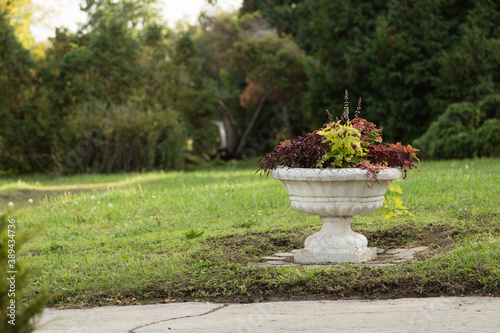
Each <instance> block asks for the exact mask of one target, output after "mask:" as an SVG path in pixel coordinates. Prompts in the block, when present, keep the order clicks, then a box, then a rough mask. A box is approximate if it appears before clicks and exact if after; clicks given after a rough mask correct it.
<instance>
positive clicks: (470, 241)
mask: <svg viewBox="0 0 500 333" xmlns="http://www.w3.org/2000/svg"><path fill="white" fill-rule="evenodd" d="M419 168H420V170H421V172H410V173H409V174H408V177H407V179H406V180H404V181H400V185H401V187H402V188H403V191H404V194H403V196H402V198H403V202H404V204H405V205H406V206H407V207H408V208H409V210H410V211H411V212H413V213H414V214H415V217H396V218H392V219H388V220H384V216H383V215H374V214H370V215H365V216H357V217H355V222H354V223H353V229H354V230H355V231H359V232H361V233H363V234H364V235H366V236H367V237H368V239H369V241H370V243H369V245H370V246H377V247H381V248H384V249H388V248H392V247H409V246H420V245H426V246H429V247H430V248H429V250H428V251H427V252H426V253H424V254H422V255H421V256H420V257H419V259H418V260H415V261H413V262H410V263H406V264H403V265H399V266H394V267H382V268H374V267H366V266H356V265H351V264H342V265H335V266H331V267H300V268H297V267H266V268H258V267H256V266H255V265H252V263H255V262H259V260H260V257H261V256H265V255H272V254H273V253H275V252H278V251H290V250H292V249H295V248H301V247H302V246H303V242H304V240H305V238H306V237H307V236H308V235H310V234H311V233H313V232H315V231H316V230H319V229H320V228H321V223H320V221H319V218H318V217H317V216H311V215H306V214H302V213H299V212H296V211H294V210H293V209H292V208H291V206H290V202H289V199H288V196H287V194H286V191H285V188H284V186H283V185H282V183H281V182H279V181H277V180H274V179H272V178H271V177H269V178H267V177H265V176H259V175H255V174H254V173H255V169H256V166H253V165H252V166H251V167H248V165H247V166H243V167H242V166H235V165H233V164H228V165H227V166H220V167H217V168H213V169H207V170H200V171H193V172H153V173H146V174H123V175H113V176H104V175H91V176H78V177H59V178H48V177H42V178H34V177H30V178H21V180H18V179H2V180H0V211H2V210H6V209H7V203H8V202H10V201H12V202H14V207H15V208H17V210H16V211H15V212H14V213H13V216H12V217H14V218H15V219H16V221H17V225H18V227H19V228H21V229H24V230H25V229H32V230H34V232H35V233H34V234H35V236H34V237H33V238H32V239H31V241H30V242H29V243H28V244H26V245H25V246H24V248H23V250H22V253H23V255H22V261H23V262H24V264H25V265H27V266H29V267H30V268H31V269H32V271H33V278H32V279H31V282H30V285H29V287H28V290H27V291H26V292H27V295H28V298H30V297H32V296H33V295H35V294H37V293H45V294H49V295H51V297H52V299H51V301H50V304H51V305H53V306H55V305H59V306H71V307H87V306H97V305H104V304H139V303H145V302H157V301H165V300H166V301H172V300H193V299H206V300H220V301H222V300H223V301H255V300H272V299H284V298H285V299H303V298H340V297H369V298H371V297H403V296H431V295H462V294H464V295H465V294H493V295H500V236H499V235H500V211H499V208H500V207H499V206H500V199H499V198H500V160H499V159H484V160H464V161H446V162H423V163H422V164H421V165H420V166H419ZM30 198H32V199H33V200H34V202H33V203H32V204H29V203H28V199H30ZM75 203H77V204H75Z"/></svg>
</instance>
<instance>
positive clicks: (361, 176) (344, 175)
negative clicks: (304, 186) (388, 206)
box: [271, 167, 403, 181]
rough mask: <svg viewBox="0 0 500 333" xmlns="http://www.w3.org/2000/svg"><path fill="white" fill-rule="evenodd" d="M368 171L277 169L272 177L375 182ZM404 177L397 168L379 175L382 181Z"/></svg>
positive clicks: (272, 173)
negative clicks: (368, 175)
mask: <svg viewBox="0 0 500 333" xmlns="http://www.w3.org/2000/svg"><path fill="white" fill-rule="evenodd" d="M367 174H368V170H364V169H359V168H339V169H333V168H327V169H317V168H316V169H313V168H290V167H277V168H276V169H272V170H271V177H273V178H276V179H279V180H296V181H355V180H363V181H366V180H375V177H374V176H373V175H372V174H370V177H369V178H368V177H367ZM402 177H403V173H402V172H401V170H399V169H397V168H388V169H383V170H381V171H380V172H379V173H378V174H377V178H378V179H379V180H380V181H383V180H394V179H399V178H402Z"/></svg>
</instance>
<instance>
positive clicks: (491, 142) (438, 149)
mask: <svg viewBox="0 0 500 333" xmlns="http://www.w3.org/2000/svg"><path fill="white" fill-rule="evenodd" d="M499 141H500V95H489V96H488V97H486V98H485V99H484V100H482V101H481V102H480V103H479V106H478V107H476V106H474V105H473V104H472V103H469V102H462V103H455V104H451V105H449V106H448V108H447V109H446V111H445V112H444V113H443V114H442V115H441V116H439V117H438V118H437V119H436V121H434V122H433V123H432V124H431V125H430V126H429V128H428V130H427V132H425V134H424V135H422V136H421V137H420V138H418V139H416V140H415V141H414V145H415V146H417V147H419V148H421V149H422V150H423V151H424V152H425V153H424V157H428V158H431V159H450V158H458V159H461V158H471V157H481V156H499V155H500V148H499V144H498V142H499Z"/></svg>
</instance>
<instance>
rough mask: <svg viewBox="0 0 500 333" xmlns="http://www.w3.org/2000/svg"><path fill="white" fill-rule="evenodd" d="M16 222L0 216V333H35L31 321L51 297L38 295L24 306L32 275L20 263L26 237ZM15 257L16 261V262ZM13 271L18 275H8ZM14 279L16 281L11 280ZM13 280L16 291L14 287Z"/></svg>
mask: <svg viewBox="0 0 500 333" xmlns="http://www.w3.org/2000/svg"><path fill="white" fill-rule="evenodd" d="M12 221H14V220H9V219H7V216H6V215H5V214H0V332H5V333H11V332H12V333H14V332H23V333H24V332H31V331H33V322H32V320H31V319H32V318H33V317H35V316H36V315H38V314H40V313H41V312H42V311H43V308H44V305H45V303H46V300H47V298H46V297H45V296H38V297H36V298H35V299H32V300H31V301H30V302H29V304H27V305H26V304H23V301H22V296H23V294H22V293H23V289H24V288H25V286H26V284H27V282H28V279H29V277H30V272H29V271H28V270H27V269H26V268H25V267H24V266H22V264H21V263H20V262H19V260H18V259H17V254H18V253H19V250H20V248H21V246H22V244H23V243H24V242H25V241H26V234H19V233H18V230H17V225H16V224H15V221H14V222H13V223H11V222H12ZM9 226H10V227H9ZM9 230H10V233H9ZM9 235H11V236H10V237H9ZM9 251H10V252H9ZM12 256H15V258H14V259H12ZM13 262H14V263H13ZM10 265H13V266H10ZM11 271H14V272H16V273H14V274H12V273H8V272H11ZM12 276H14V278H15V282H14V280H9V279H8V278H11V277H12ZM11 281H12V282H13V284H14V285H15V288H11V283H10V282H11ZM14 289H15V290H14ZM12 304H13V305H12ZM9 307H10V308H9ZM13 324H15V325H13Z"/></svg>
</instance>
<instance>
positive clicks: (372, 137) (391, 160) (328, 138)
mask: <svg viewBox="0 0 500 333" xmlns="http://www.w3.org/2000/svg"><path fill="white" fill-rule="evenodd" d="M360 110H361V98H360V99H359V103H358V107H357V109H356V113H355V117H354V119H352V120H351V119H349V104H348V92H347V90H346V92H345V104H344V114H343V116H342V119H340V120H336V121H331V119H330V122H329V123H327V124H325V125H324V126H323V127H322V128H320V129H318V130H316V131H314V132H311V133H308V134H306V135H305V136H299V137H297V138H294V139H291V140H286V141H283V142H281V144H280V145H278V146H277V147H275V148H274V150H273V151H272V152H271V153H268V154H266V156H264V157H263V158H262V159H261V160H260V161H259V166H260V168H259V170H258V171H261V172H262V171H263V172H266V173H269V171H270V170H272V169H275V168H277V167H280V166H283V167H289V168H361V169H366V170H368V171H369V173H368V176H369V175H370V174H373V175H374V177H375V178H377V174H378V172H379V171H380V170H382V169H386V168H399V169H401V170H402V171H403V173H404V177H406V172H407V171H408V170H411V169H417V167H416V166H415V164H414V162H415V161H418V162H420V160H419V159H418V157H417V156H416V154H415V152H416V151H418V149H415V148H413V147H412V146H411V145H406V146H404V145H402V144H401V143H399V142H398V143H395V144H394V143H383V140H382V128H377V126H376V125H375V124H373V123H371V122H368V121H367V120H365V119H363V118H360V117H359V113H360ZM330 118H331V117H330Z"/></svg>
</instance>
